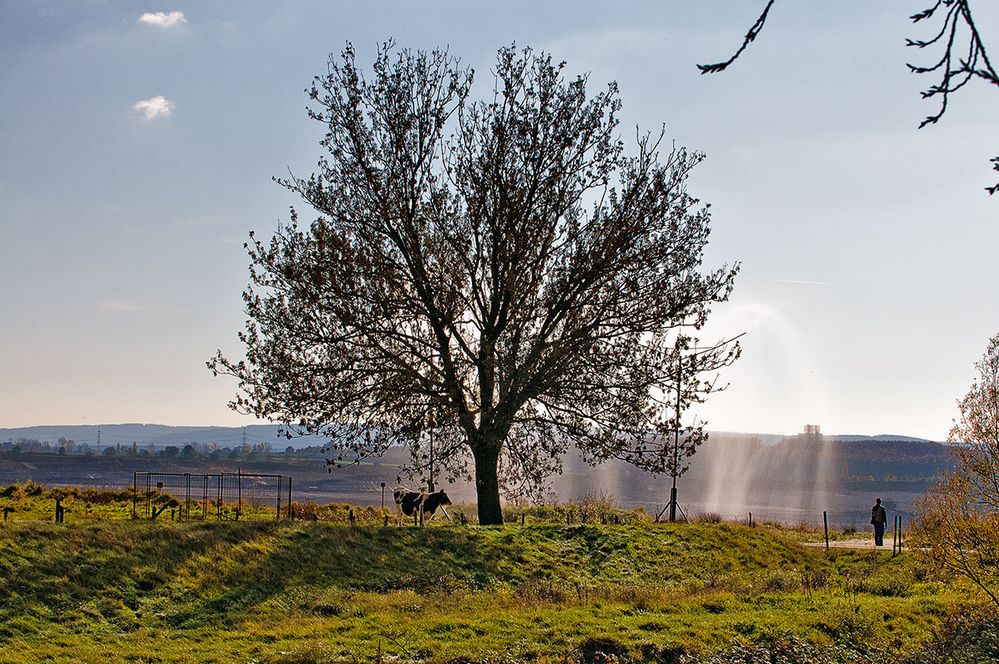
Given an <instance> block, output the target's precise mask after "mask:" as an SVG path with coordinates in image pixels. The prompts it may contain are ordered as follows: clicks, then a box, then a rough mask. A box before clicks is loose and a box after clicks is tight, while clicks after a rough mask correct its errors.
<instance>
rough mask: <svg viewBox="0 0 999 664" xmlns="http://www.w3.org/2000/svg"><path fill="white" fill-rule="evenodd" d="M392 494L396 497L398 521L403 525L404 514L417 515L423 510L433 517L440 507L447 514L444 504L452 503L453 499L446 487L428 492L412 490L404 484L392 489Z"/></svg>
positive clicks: (396, 516)
mask: <svg viewBox="0 0 999 664" xmlns="http://www.w3.org/2000/svg"><path fill="white" fill-rule="evenodd" d="M392 495H393V497H394V498H395V518H396V523H397V524H399V525H400V526H401V525H402V517H403V515H406V516H416V515H417V514H419V513H420V511H421V510H422V511H423V513H424V514H429V515H430V518H431V519H432V518H433V517H434V514H435V513H436V512H437V510H438V509H440V510H442V511H443V512H444V514H447V510H444V505H450V504H451V499H450V498H448V496H447V493H446V492H445V491H444V489H441V490H440V491H435V492H433V493H427V492H425V491H411V490H410V489H407V488H406V487H404V486H397V487H395V489H393V490H392Z"/></svg>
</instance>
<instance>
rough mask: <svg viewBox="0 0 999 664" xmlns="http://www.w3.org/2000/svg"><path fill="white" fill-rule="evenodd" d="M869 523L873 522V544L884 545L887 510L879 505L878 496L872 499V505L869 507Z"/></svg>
mask: <svg viewBox="0 0 999 664" xmlns="http://www.w3.org/2000/svg"><path fill="white" fill-rule="evenodd" d="M871 523H872V524H874V546H884V545H885V526H886V525H887V524H888V512H886V511H885V508H884V507H882V506H881V499H880V498H878V499H877V500H876V501H874V507H872V508H871Z"/></svg>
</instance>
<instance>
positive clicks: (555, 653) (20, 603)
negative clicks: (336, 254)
mask: <svg viewBox="0 0 999 664" xmlns="http://www.w3.org/2000/svg"><path fill="white" fill-rule="evenodd" d="M21 489H22V490H21V491H16V490H15V491H10V492H8V493H7V495H6V496H5V495H4V494H3V493H2V492H0V508H2V507H3V506H4V505H16V506H17V507H16V509H19V511H18V512H17V513H16V514H18V515H20V516H21V517H24V516H25V515H26V514H29V513H37V514H39V515H44V514H45V513H46V510H51V504H52V501H51V499H50V496H49V494H48V493H47V492H45V491H44V490H41V491H39V492H37V493H35V495H26V492H25V491H23V487H21ZM91 498H92V500H85V499H83V498H76V499H74V502H77V503H80V505H78V507H77V509H76V510H75V511H71V512H70V513H69V515H68V516H67V522H66V523H64V524H54V523H47V522H42V521H29V520H24V519H23V518H22V519H21V520H16V521H15V520H11V521H9V522H7V523H6V524H4V526H2V527H0V661H11V662H37V661H46V660H49V661H86V662H89V661H135V662H139V661H198V662H201V661H205V662H208V661H215V662H230V661H266V662H326V661H348V662H350V661H379V660H382V661H397V662H398V661H428V662H454V663H457V662H470V661H482V662H515V661H541V662H577V661H593V662H598V661H599V662H606V661H661V662H670V661H701V660H709V659H710V658H712V657H714V658H715V661H747V662H749V661H771V658H772V657H777V656H778V655H779V656H780V657H783V659H780V660H776V659H775V660H774V661H788V662H794V661H801V662H806V661H855V662H861V661H879V662H880V661H892V660H896V661H938V660H935V659H932V658H930V657H931V656H932V654H933V653H934V652H937V651H938V650H939V649H940V648H948V649H951V650H954V648H956V647H959V646H958V645H955V643H956V641H955V639H956V638H958V637H961V638H964V637H966V636H967V635H968V634H970V633H972V632H973V631H974V630H976V629H977V630H979V632H980V633H981V635H980V637H978V638H976V639H971V641H970V642H969V643H968V644H966V645H965V646H960V647H966V656H964V657H963V659H961V660H960V661H976V659H975V658H976V657H977V656H978V655H980V654H981V653H983V652H984V653H988V652H990V651H989V650H988V648H990V647H997V648H999V637H996V635H995V633H994V631H990V630H992V627H991V625H993V624H994V623H992V622H989V618H987V617H984V618H983V617H980V616H979V617H975V611H976V609H975V597H974V595H973V594H971V593H970V592H969V591H968V589H966V588H963V587H961V586H960V585H958V584H957V583H955V582H946V581H943V580H938V579H932V578H929V577H928V576H927V575H926V574H925V573H924V569H925V568H924V566H923V565H922V564H921V563H920V561H919V560H918V558H917V557H916V556H915V555H914V554H909V553H907V554H904V555H901V556H898V557H892V556H891V555H890V551H889V552H852V551H840V552H833V553H830V554H827V553H826V552H825V551H823V550H822V549H816V548H811V547H805V546H802V544H801V542H802V540H805V539H814V537H815V534H814V533H811V532H808V531H805V530H804V529H786V528H779V527H776V526H769V525H761V526H759V527H755V528H749V527H747V526H745V525H741V524H727V523H710V522H707V523H696V524H689V525H688V524H654V523H651V522H649V520H639V519H634V518H633V519H632V520H631V521H630V522H627V523H616V524H615V523H611V524H606V525H604V524H592V523H591V524H579V525H565V524H560V525H556V524H545V523H537V522H534V523H532V522H531V521H528V525H524V526H521V525H507V526H504V527H500V528H497V527H477V526H458V525H450V524H445V523H442V524H437V523H436V522H435V523H434V525H432V526H430V527H426V528H413V527H406V528H402V529H398V528H394V527H389V528H385V527H382V526H381V525H359V526H358V527H350V526H346V525H339V524H335V523H324V522H318V523H313V522H303V521H296V522H287V521H285V522H275V521H269V522H259V523H232V522H228V523H226V522H223V523H180V522H170V521H165V522H161V521H155V522H150V521H131V520H124V519H114V518H112V517H111V515H118V516H120V515H121V514H122V513H123V510H124V508H123V507H122V506H121V505H118V503H120V502H121V500H120V499H121V498H123V496H118V498H115V499H112V498H111V497H109V499H108V501H107V502H106V503H100V501H98V500H97V499H94V497H93V496H91ZM128 500H129V501H130V497H129V498H128ZM87 503H89V504H90V505H91V507H90V510H89V511H88V510H86V509H85V504H87ZM32 505H35V506H34V507H32ZM98 505H101V507H100V508H98V507H97V506H98ZM116 505H117V506H116ZM32 510H34V511H32ZM105 510H106V514H107V515H108V518H100V514H102V513H104V512H103V511H105ZM128 511H129V513H130V502H128ZM358 512H359V513H360V512H361V510H358ZM85 514H90V515H91V517H93V518H87V519H85V518H83V515H85ZM536 518H537V517H536ZM611 520H614V519H611ZM617 520H618V521H625V520H626V519H623V518H619V519H617ZM960 621H964V622H963V623H962V622H960ZM968 621H970V622H968ZM960 625H965V628H961V627H960ZM967 625H971V627H970V628H969V627H967ZM983 625H984V627H982V626H983ZM948 639H950V640H949V641H948ZM966 640H967V639H966ZM941 643H944V644H945V645H941ZM934 649H937V650H934ZM955 661H958V660H955ZM982 661H987V660H982Z"/></svg>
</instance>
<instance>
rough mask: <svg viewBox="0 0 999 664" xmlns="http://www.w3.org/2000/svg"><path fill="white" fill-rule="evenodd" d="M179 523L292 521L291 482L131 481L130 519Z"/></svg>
mask: <svg viewBox="0 0 999 664" xmlns="http://www.w3.org/2000/svg"><path fill="white" fill-rule="evenodd" d="M167 514H168V515H169V518H170V519H172V520H175V521H209V520H215V521H240V520H243V521H246V520H257V521H259V520H266V519H281V518H287V519H293V518H294V516H295V514H294V509H293V503H292V480H291V477H290V476H288V475H276V474H268V473H244V472H242V471H239V472H236V473H204V474H194V473H155V472H136V473H133V476H132V518H133V519H150V520H155V519H157V518H161V517H163V516H164V515H167Z"/></svg>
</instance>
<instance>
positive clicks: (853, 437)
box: [826, 433, 941, 443]
mask: <svg viewBox="0 0 999 664" xmlns="http://www.w3.org/2000/svg"><path fill="white" fill-rule="evenodd" d="M826 438H832V439H835V440H841V441H843V442H845V443H854V442H857V441H861V440H903V441H905V442H908V443H938V442H941V441H937V440H930V439H928V438H916V437H914V436H901V435H899V434H894V433H879V434H878V435H876V436H865V435H862V434H848V435H843V434H836V435H833V436H826Z"/></svg>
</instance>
